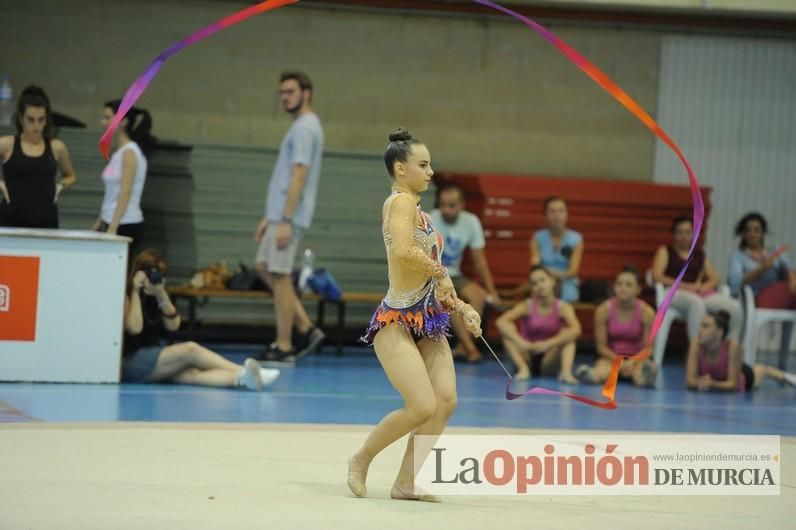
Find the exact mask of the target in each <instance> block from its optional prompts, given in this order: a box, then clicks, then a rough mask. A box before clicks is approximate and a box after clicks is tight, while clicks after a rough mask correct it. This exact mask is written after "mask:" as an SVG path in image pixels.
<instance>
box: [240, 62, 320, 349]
mask: <svg viewBox="0 0 796 530" xmlns="http://www.w3.org/2000/svg"><path fill="white" fill-rule="evenodd" d="M279 95H280V97H281V99H282V106H283V107H284V109H285V112H287V113H288V114H290V115H291V116H293V124H292V125H291V126H290V129H289V130H288V131H287V134H285V137H284V138H283V139H282V144H281V145H280V146H279V155H278V157H277V159H276V165H275V166H274V170H273V173H272V174H271V182H270V184H269V185H268V196H267V198H266V205H265V215H264V216H263V219H262V221H260V224H259V226H258V227H257V230H256V232H255V236H254V237H255V239H256V240H257V242H258V243H259V247H258V249H257V258H256V263H257V271H258V272H259V273H260V276H262V278H263V280H264V281H265V282H266V283H267V284H268V285H269V286H270V287H271V290H272V291H273V293H274V304H275V307H276V342H274V343H273V344H271V347H270V348H269V349H268V350H267V351H266V352H265V353H263V354H262V355H261V356H260V358H259V360H262V361H288V362H290V361H294V360H295V359H297V358H299V357H301V356H302V355H305V354H307V353H309V352H310V351H313V350H314V349H316V348H317V347H318V346H319V345H320V343H321V342H322V341H323V338H324V334H323V332H322V331H321V330H320V329H318V328H316V327H314V326H313V324H312V321H311V320H310V318H309V316H308V315H307V312H306V310H305V309H304V306H303V305H302V304H301V301H300V300H299V298H298V296H297V295H296V291H295V290H294V289H293V279H292V272H293V263H294V261H295V259H296V252H297V250H298V247H299V244H300V242H301V237H302V235H303V234H304V231H305V230H306V229H308V228H309V227H310V224H311V223H312V216H313V214H314V213H315V199H316V197H317V194H318V181H319V180H320V175H321V159H322V157H323V129H322V128H321V122H320V120H319V119H318V116H317V115H316V114H315V113H314V112H313V111H312V107H311V103H312V81H310V78H309V77H307V75H306V74H304V73H302V72H285V73H284V74H282V76H281V78H280V85H279ZM294 327H295V328H296V330H297V331H298V334H299V337H298V340H297V344H296V348H294V344H293V337H292V333H293V328H294Z"/></svg>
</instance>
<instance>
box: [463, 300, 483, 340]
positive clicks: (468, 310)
mask: <svg viewBox="0 0 796 530" xmlns="http://www.w3.org/2000/svg"><path fill="white" fill-rule="evenodd" d="M462 320H464V327H465V329H467V331H469V332H470V333H472V334H473V337H475V338H478V337H480V336H481V315H479V314H478V311H476V310H475V309H473V307H472V306H470V305H468V306H467V307H465V308H464V310H462Z"/></svg>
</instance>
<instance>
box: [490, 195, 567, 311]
mask: <svg viewBox="0 0 796 530" xmlns="http://www.w3.org/2000/svg"><path fill="white" fill-rule="evenodd" d="M544 213H545V219H546V221H547V228H543V229H541V230H538V231H537V232H536V233H534V235H533V237H532V238H531V241H530V248H531V266H534V265H541V266H542V267H544V268H545V269H547V270H548V271H550V273H551V274H553V275H554V276H555V278H556V279H557V280H558V282H559V285H560V290H561V300H563V301H565V302H577V301H578V299H579V298H580V287H579V285H580V281H579V280H578V273H579V271H580V264H581V260H582V259H583V236H582V235H580V233H578V232H575V231H574V230H570V229H568V228H567V215H568V214H567V203H566V202H565V201H564V199H562V198H560V197H549V198H547V199H545V201H544ZM528 292H529V287H528V285H527V284H522V285H520V286H518V287H516V288H514V289H511V290H509V291H506V292H505V293H504V296H505V297H507V298H517V297H518V296H526V295H527V294H528Z"/></svg>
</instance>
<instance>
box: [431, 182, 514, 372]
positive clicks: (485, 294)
mask: <svg viewBox="0 0 796 530" xmlns="http://www.w3.org/2000/svg"><path fill="white" fill-rule="evenodd" d="M437 203H438V208H437V209H435V210H432V211H431V221H432V222H433V223H434V226H435V227H436V229H437V230H438V231H439V233H440V234H441V235H442V237H443V238H444V239H445V246H444V251H443V253H442V264H443V265H444V266H445V267H446V268H447V269H448V275H449V276H450V277H451V280H452V281H453V286H454V288H455V289H456V293H457V294H458V295H459V298H461V299H462V300H464V301H465V302H467V303H468V304H470V305H471V306H473V309H475V310H476V311H477V312H478V314H479V315H481V316H483V314H484V306H485V305H486V303H487V300H489V302H490V303H494V304H499V303H500V297H499V296H498V293H497V289H495V284H494V282H493V281H492V274H491V272H490V271H489V264H488V263H487V261H486V255H485V254H484V247H485V246H486V242H485V240H484V230H483V228H482V227H481V221H479V220H478V217H476V216H475V215H473V214H472V213H470V212H468V211H466V210H465V209H464V206H465V203H464V191H463V190H462V189H461V188H460V187H459V186H457V185H455V184H449V185H447V186H445V187H442V188H440V190H439V196H438V201H437ZM467 248H469V249H470V255H471V256H472V259H473V264H474V265H475V270H476V271H477V272H478V276H479V278H480V280H481V284H482V285H483V286H484V287H481V285H478V284H477V283H475V282H474V281H472V280H470V279H469V278H467V277H466V276H464V275H463V274H462V271H461V266H462V258H463V257H464V251H465V249H467ZM451 324H452V326H453V330H454V332H455V333H456V338H457V339H458V341H459V344H458V345H457V347H456V350H455V351H454V357H464V358H465V359H467V361H468V362H478V361H480V360H481V352H479V351H478V348H476V346H475V343H474V342H473V336H472V334H471V333H469V332H468V331H467V330H466V329H465V327H464V321H463V320H462V317H461V316H460V315H459V314H458V313H457V314H455V315H451Z"/></svg>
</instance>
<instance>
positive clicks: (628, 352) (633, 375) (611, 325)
mask: <svg viewBox="0 0 796 530" xmlns="http://www.w3.org/2000/svg"><path fill="white" fill-rule="evenodd" d="M640 294H641V280H639V277H638V273H637V272H636V270H635V269H633V268H632V267H625V269H624V270H623V271H622V272H620V273H619V274H617V275H616V280H615V281H614V297H613V298H611V299H610V300H607V301H605V302H603V303H602V304H600V306H599V307H597V310H596V311H595V312H594V342H595V347H596V349H597V362H595V363H594V366H588V365H585V364H584V365H581V366H579V367H578V369H577V370H576V371H575V375H576V376H577V377H578V379H580V380H581V381H582V382H584V383H592V384H602V383H604V382H605V380H606V379H607V378H608V374H609V373H610V372H611V366H612V365H613V362H614V359H615V358H616V357H617V356H622V357H629V356H632V355H635V354H637V353H639V352H640V351H641V350H642V349H643V348H644V344H646V342H647V338H648V337H649V332H650V328H651V327H652V321H653V319H654V318H655V311H654V310H653V309H652V308H651V307H650V306H649V305H648V304H647V303H646V302H644V301H643V300H641V299H639V295H640ZM656 375H657V368H656V366H655V363H654V362H652V360H650V359H646V360H644V361H631V360H629V359H626V358H625V359H623V360H622V364H621V365H620V368H619V379H620V380H622V379H624V380H628V381H632V382H633V384H634V385H636V386H638V387H645V386H653V385H654V384H655V376H656Z"/></svg>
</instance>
